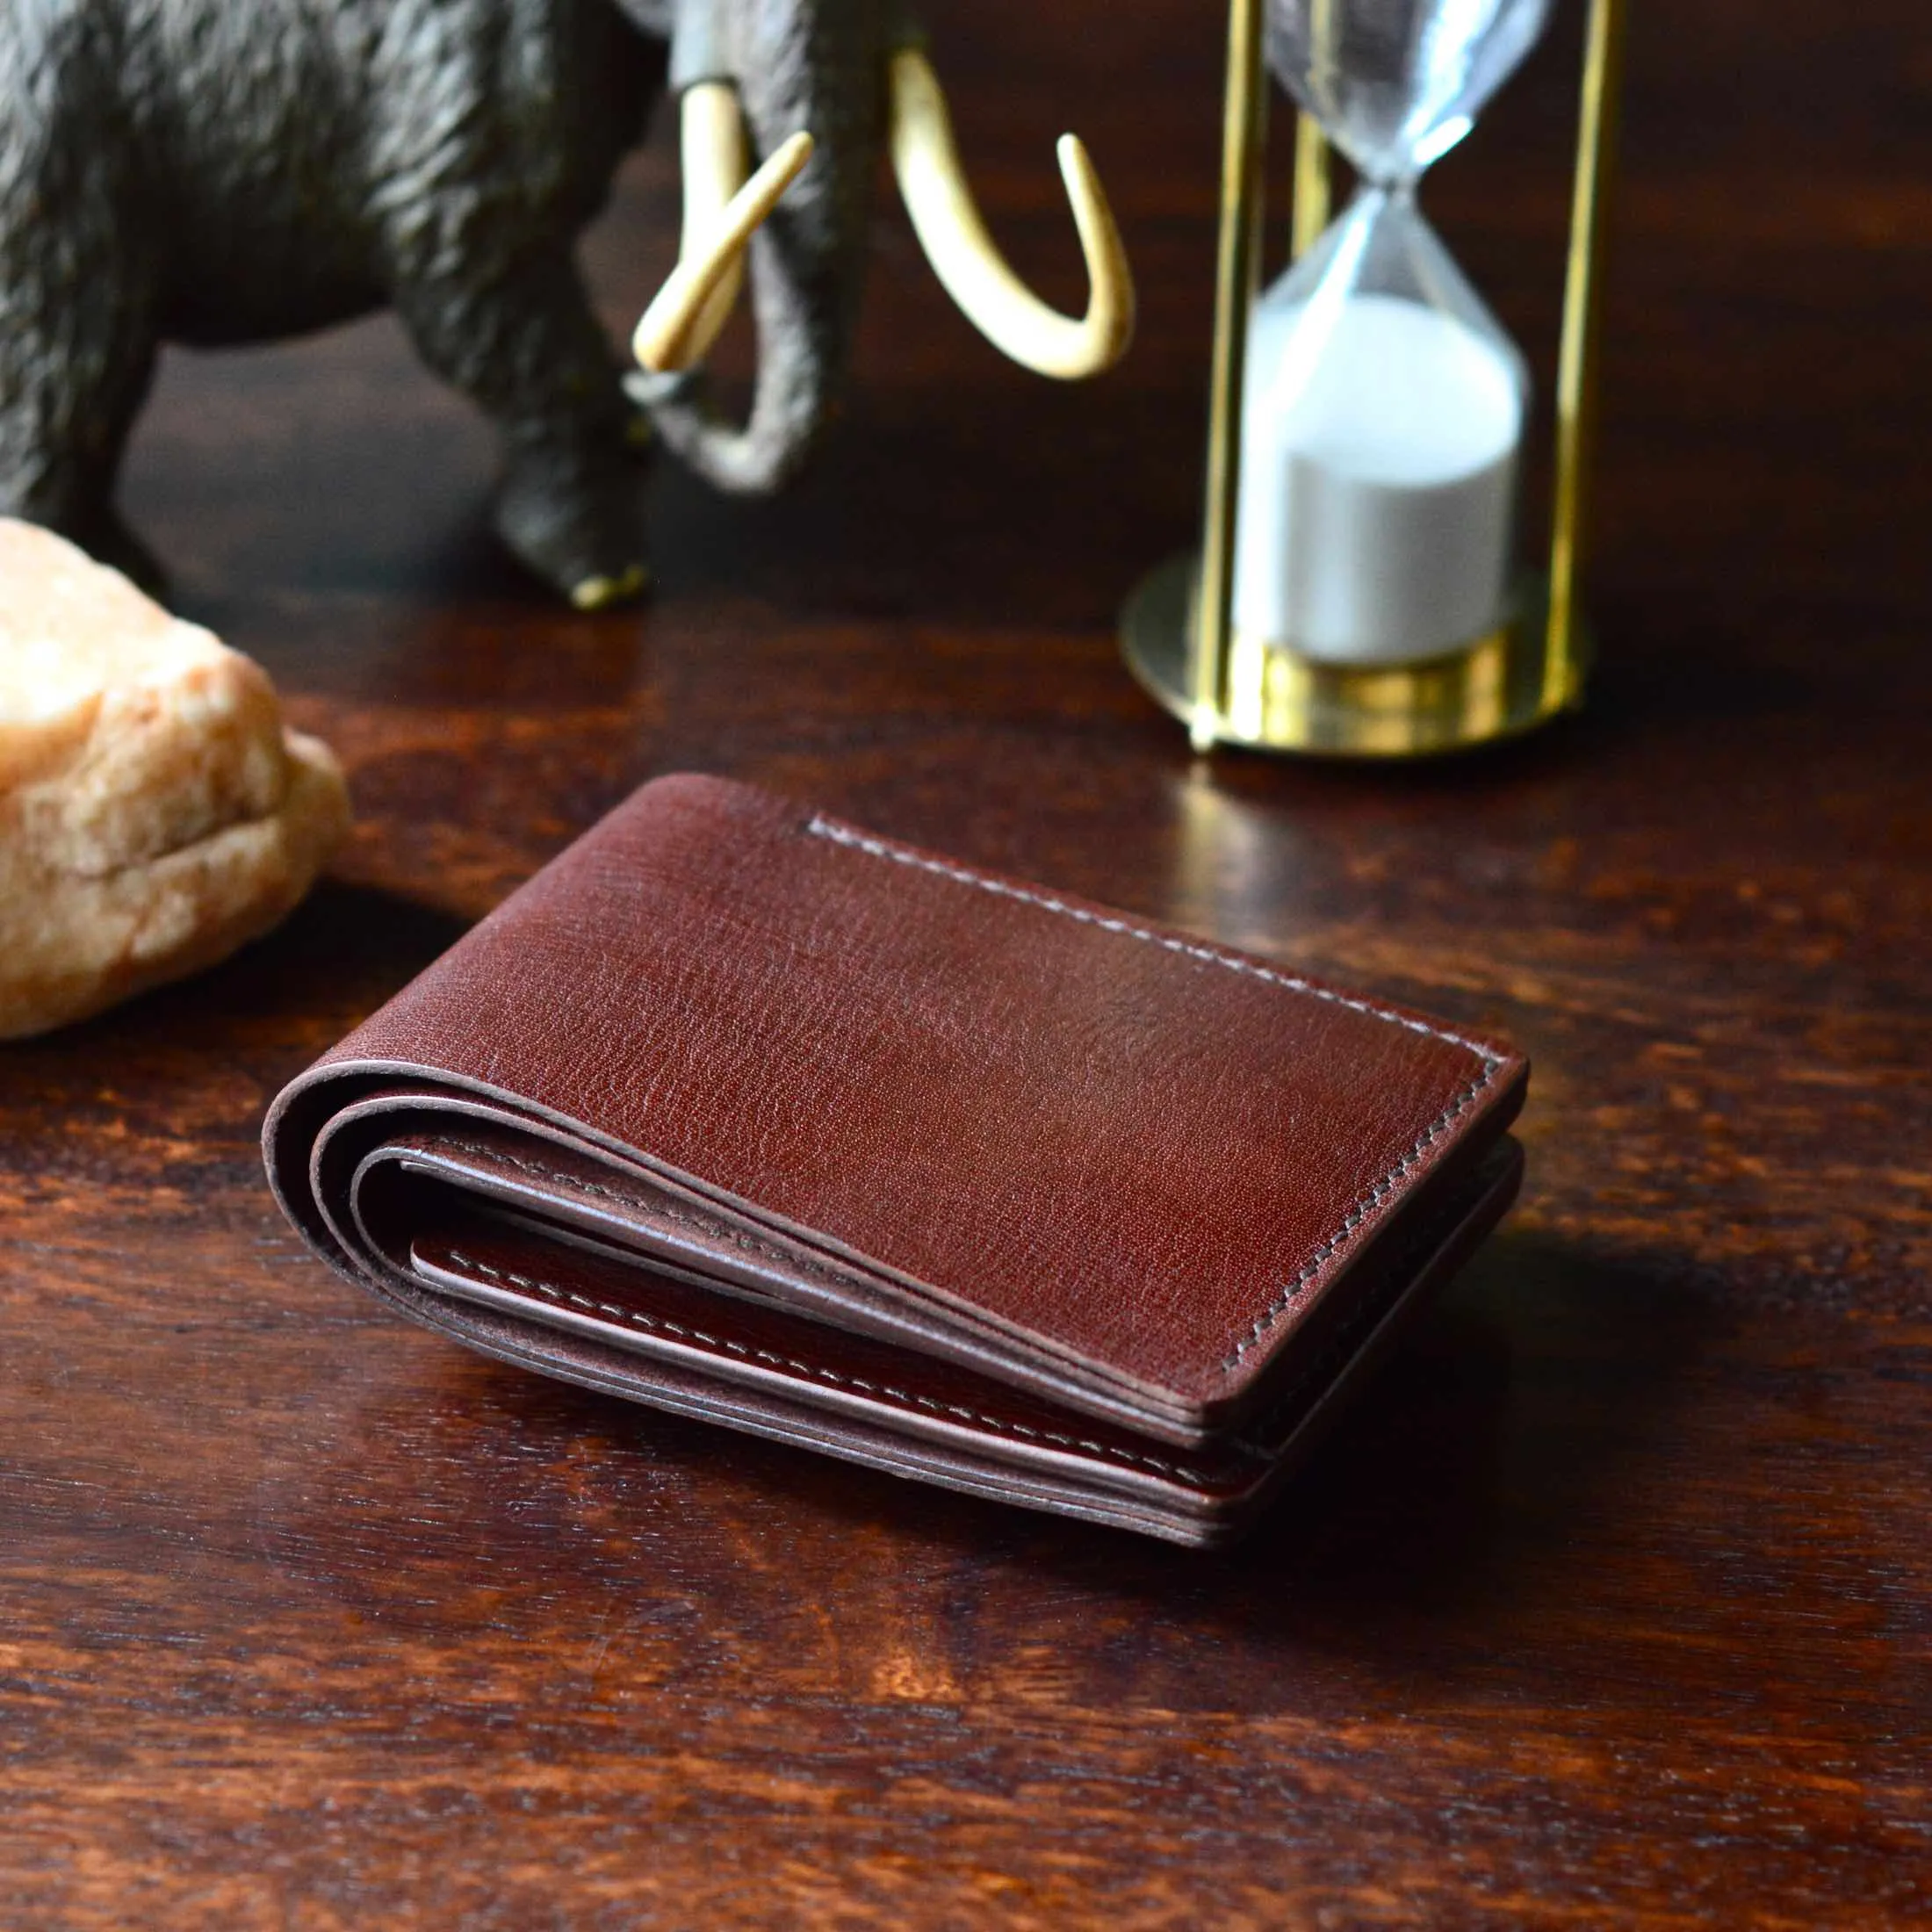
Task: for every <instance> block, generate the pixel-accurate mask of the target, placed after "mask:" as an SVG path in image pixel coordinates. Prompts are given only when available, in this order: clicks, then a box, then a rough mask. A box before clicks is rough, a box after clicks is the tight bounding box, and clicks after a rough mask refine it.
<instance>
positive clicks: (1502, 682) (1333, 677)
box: [1121, 557, 1590, 758]
mask: <svg viewBox="0 0 1932 1932" xmlns="http://www.w3.org/2000/svg"><path fill="white" fill-rule="evenodd" d="M1195 573H1196V563H1195V559H1193V557H1177V558H1174V559H1171V560H1170V561H1169V562H1167V563H1164V564H1163V565H1162V566H1160V567H1159V569H1157V570H1156V571H1154V572H1152V573H1150V575H1149V576H1147V577H1145V578H1143V580H1141V583H1140V585H1139V587H1138V588H1136V589H1135V592H1134V595H1132V596H1131V597H1130V598H1129V599H1128V604H1127V609H1126V610H1125V611H1124V613H1123V614H1122V616H1121V651H1122V654H1123V655H1124V656H1125V657H1126V660H1127V664H1128V669H1129V670H1130V671H1132V672H1133V674H1134V675H1135V677H1136V678H1138V679H1139V680H1140V681H1141V682H1142V684H1143V685H1144V686H1145V687H1146V688H1147V690H1148V691H1149V693H1150V695H1151V696H1153V697H1155V698H1156V699H1157V700H1158V702H1159V703H1161V704H1163V705H1164V706H1165V707H1166V709H1167V710H1170V711H1171V712H1172V713H1173V714H1174V716H1175V717H1178V718H1179V719H1180V721H1181V722H1182V723H1183V724H1186V725H1187V726H1188V727H1189V729H1190V730H1191V731H1192V732H1193V734H1194V741H1195V743H1196V744H1197V745H1198V746H1201V748H1203V749H1205V748H1206V746H1208V745H1209V744H1215V743H1218V744H1226V745H1246V746H1252V747H1254V748H1256V749H1258V750H1261V751H1274V752H1303V753H1316V754H1320V755H1326V756H1330V757H1338V758H1426V757H1429V756H1431V754H1434V753H1442V752H1454V751H1465V750H1467V749H1469V748H1471V747H1472V746H1477V745H1488V744H1491V743H1493V742H1494V741H1495V740H1496V739H1503V738H1513V737H1515V736H1517V734H1518V733H1520V732H1527V731H1530V730H1532V729H1533V728H1534V727H1535V726H1537V725H1539V724H1543V723H1545V722H1546V721H1547V720H1548V719H1550V718H1552V717H1555V716H1556V714H1557V713H1558V712H1560V711H1563V710H1568V709H1570V708H1571V707H1573V706H1575V704H1576V703H1579V702H1580V701H1581V699H1582V695H1583V680H1584V676H1585V674H1586V673H1587V672H1588V670H1589V668H1590V640H1589V638H1588V636H1587V634H1586V633H1585V632H1584V631H1583V629H1582V625H1581V624H1574V623H1573V624H1562V625H1555V624H1551V622H1550V619H1549V586H1548V582H1547V580H1546V579H1544V578H1542V577H1541V576H1534V577H1532V576H1525V578H1524V579H1523V580H1522V582H1521V583H1520V585H1519V586H1518V588H1517V614H1516V616H1514V617H1513V618H1512V619H1511V620H1510V623H1509V624H1505V625H1504V626H1503V628H1502V629H1500V630H1497V631H1491V632H1490V633H1489V636H1488V637H1485V638H1477V639H1476V640H1475V642H1474V643H1473V644H1467V645H1462V646H1461V647H1460V649H1457V650H1454V651H1451V652H1446V653H1445V654H1444V655H1443V656H1441V657H1437V658H1428V659H1424V660H1423V661H1421V662H1420V663H1417V664H1390V665H1349V664H1332V663H1328V662H1324V661H1323V660H1319V659H1316V658H1309V657H1304V656H1303V655H1302V654H1301V652H1298V651H1294V650H1292V649H1290V648H1289V647H1288V646H1287V645H1280V644H1269V643H1265V642H1264V641H1263V640H1262V639H1260V638H1253V637H1249V636H1244V634H1243V633H1242V632H1241V631H1238V630H1237V631H1236V632H1235V633H1234V636H1233V638H1232V640H1231V645H1230V648H1229V661H1228V667H1227V676H1226V678H1225V680H1224V681H1223V683H1222V700H1223V708H1222V709H1221V710H1218V711H1217V712H1216V713H1215V715H1213V716H1212V717H1205V718H1203V717H1200V716H1198V714H1197V711H1196V707H1195V704H1194V700H1193V692H1192V690H1191V688H1190V686H1189V682H1188V665H1187V633H1188V628H1189V626H1190V624H1192V622H1193V605H1194V580H1195Z"/></svg>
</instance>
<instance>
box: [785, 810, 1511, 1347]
mask: <svg viewBox="0 0 1932 1932" xmlns="http://www.w3.org/2000/svg"><path fill="white" fill-rule="evenodd" d="M805 830H806V832H807V833H809V834H811V836H812V837H814V838H819V839H830V840H832V841H833V843H834V844H837V845H843V846H851V847H854V849H855V850H857V851H860V852H864V853H869V854H871V855H872V856H873V857H874V858H879V859H890V861H892V862H893V863H894V864H895V865H909V866H912V867H915V868H917V869H919V871H922V872H935V873H937V874H938V875H939V876H940V877H941V878H942V879H953V880H955V881H956V882H957V883H960V884H962V885H971V886H977V887H978V888H979V890H981V891H983V892H992V893H996V894H998V897H1000V898H1008V899H1020V900H1022V901H1023V902H1024V903H1025V904H1027V905H1037V906H1039V907H1040V908H1041V909H1042V911H1044V912H1057V913H1059V914H1060V915H1061V916H1062V917H1063V918H1064V919H1078V921H1079V922H1080V924H1081V925H1083V926H1098V927H1099V929H1100V930H1101V931H1102V932H1106V933H1121V934H1125V935H1126V936H1127V937H1128V938H1129V939H1138V940H1144V941H1147V942H1148V943H1149V944H1150V945H1154V946H1159V947H1164V948H1165V949H1166V950H1167V951H1169V952H1171V953H1180V954H1183V955H1186V957H1187V958H1189V959H1199V960H1204V961H1206V962H1208V963H1209V964H1210V965H1215V966H1225V967H1226V968H1227V969H1228V970H1229V971H1230V972H1236V973H1245V974H1246V975H1248V976H1249V977H1251V978H1253V979H1260V980H1265V981H1266V982H1267V983H1268V984H1270V985H1272V986H1280V987H1282V988H1284V989H1285V990H1286V991H1289V992H1298V993H1305V994H1307V995H1308V997H1309V998H1313V999H1325V1000H1327V1001H1328V1002H1329V1003H1330V1005H1332V1006H1346V1007H1348V1008H1349V1009H1350V1010H1351V1011H1352V1012H1354V1013H1367V1014H1368V1015H1369V1016H1370V1017H1371V1018H1373V1019H1376V1020H1387V1021H1388V1022H1389V1023H1390V1024H1391V1025H1393V1026H1397V1027H1407V1028H1408V1029H1409V1032H1411V1033H1420V1034H1427V1035H1428V1037H1429V1038H1431V1039H1432V1040H1440V1041H1442V1042H1445V1044H1446V1045H1449V1046H1453V1047H1460V1048H1462V1049H1463V1050H1464V1051H1465V1052H1467V1053H1473V1054H1474V1056H1476V1058H1477V1059H1478V1060H1480V1061H1481V1063H1482V1071H1481V1074H1480V1075H1479V1076H1478V1077H1477V1078H1475V1079H1474V1080H1473V1081H1472V1082H1471V1083H1470V1084H1469V1085H1467V1086H1466V1087H1465V1088H1464V1089H1463V1090H1462V1092H1460V1093H1459V1094H1458V1095H1457V1096H1456V1097H1455V1099H1453V1100H1452V1101H1451V1102H1450V1103H1449V1105H1448V1106H1447V1107H1445V1108H1444V1109H1443V1111H1442V1112H1441V1113H1440V1114H1438V1115H1437V1117H1436V1118H1435V1120H1434V1121H1431V1123H1430V1125H1429V1126H1428V1127H1426V1128H1424V1130H1423V1132H1422V1135H1420V1137H1419V1138H1418V1139H1417V1141H1416V1143H1415V1144H1414V1145H1413V1146H1412V1147H1411V1148H1410V1149H1409V1151H1408V1152H1407V1153H1406V1154H1404V1155H1403V1156H1402V1158H1401V1160H1399V1161H1398V1162H1397V1163H1396V1164H1395V1166H1394V1167H1393V1168H1391V1169H1390V1170H1389V1171H1388V1173H1387V1174H1385V1175H1383V1177H1382V1178H1381V1179H1380V1180H1379V1181H1377V1182H1376V1183H1375V1184H1374V1185H1373V1186H1372V1187H1370V1188H1369V1189H1368V1190H1367V1192H1366V1193H1364V1194H1362V1195H1361V1196H1360V1197H1359V1199H1358V1200H1356V1202H1355V1204H1354V1205H1353V1206H1352V1208H1350V1209H1349V1211H1348V1213H1347V1215H1345V1216H1344V1218H1343V1220H1342V1222H1341V1225H1340V1226H1339V1227H1337V1229H1336V1230H1335V1231H1334V1233H1333V1234H1331V1235H1330V1236H1328V1238H1327V1239H1326V1240H1324V1241H1323V1242H1322V1243H1321V1244H1320V1245H1319V1246H1317V1247H1316V1249H1315V1250H1314V1251H1313V1252H1312V1253H1311V1254H1310V1255H1309V1256H1308V1260H1307V1261H1306V1262H1305V1263H1304V1264H1303V1265H1302V1266H1301V1268H1300V1269H1299V1270H1298V1271H1297V1272H1296V1273H1295V1274H1294V1278H1293V1279H1292V1280H1289V1281H1287V1282H1286V1283H1285V1284H1284V1285H1283V1286H1282V1287H1280V1289H1279V1290H1277V1292H1276V1293H1275V1294H1273V1295H1272V1297H1271V1298H1270V1300H1269V1301H1268V1304H1267V1306H1266V1307H1265V1308H1263V1309H1262V1311H1261V1313H1260V1314H1259V1315H1258V1316H1256V1318H1255V1321H1254V1323H1253V1325H1252V1326H1251V1328H1250V1329H1249V1330H1248V1332H1247V1333H1246V1334H1245V1335H1244V1336H1243V1337H1241V1339H1240V1340H1238V1341H1237V1342H1236V1344H1235V1345H1234V1346H1233V1348H1231V1349H1230V1350H1229V1352H1228V1353H1227V1354H1226V1355H1224V1356H1223V1357H1222V1359H1221V1361H1220V1363H1219V1365H1218V1366H1219V1368H1220V1370H1221V1373H1223V1374H1228V1373H1231V1372H1232V1371H1233V1370H1235V1369H1236V1368H1238V1367H1239V1366H1241V1363H1242V1360H1243V1359H1244V1357H1245V1356H1247V1354H1248V1353H1249V1352H1251V1350H1252V1349H1253V1348H1254V1346H1255V1344H1257V1343H1258V1342H1259V1341H1260V1340H1261V1339H1262V1337H1264V1336H1265V1335H1266V1334H1267V1333H1268V1331H1269V1330H1271V1329H1272V1328H1273V1327H1274V1326H1275V1324H1276V1323H1277V1322H1279V1321H1280V1318H1281V1316H1282V1315H1283V1314H1284V1313H1285V1312H1286V1310H1287V1307H1288V1304H1289V1303H1290V1302H1291V1301H1294V1298H1295V1296H1296V1295H1297V1294H1299V1293H1300V1292H1301V1289H1302V1288H1303V1287H1305V1286H1306V1285H1307V1284H1308V1281H1309V1280H1311V1279H1313V1277H1314V1276H1315V1275H1316V1273H1318V1272H1320V1270H1321V1269H1322V1267H1323V1265H1324V1264H1325V1263H1326V1262H1327V1261H1328V1260H1329V1258H1330V1257H1331V1256H1332V1255H1333V1254H1334V1253H1335V1251H1336V1250H1337V1248H1339V1247H1340V1246H1341V1245H1342V1244H1343V1243H1344V1241H1346V1240H1347V1239H1348V1237H1349V1236H1351V1235H1352V1234H1353V1233H1354V1232H1355V1230H1356V1229H1358V1228H1359V1227H1360V1226H1361V1225H1362V1223H1363V1222H1365V1221H1366V1220H1367V1219H1368V1217H1369V1216H1370V1215H1372V1214H1373V1213H1374V1211H1375V1210H1376V1208H1379V1207H1381V1204H1382V1203H1383V1202H1384V1201H1385V1200H1388V1197H1389V1195H1390V1194H1391V1193H1393V1192H1394V1191H1395V1184H1396V1183H1397V1182H1398V1181H1400V1180H1401V1179H1402V1177H1403V1176H1404V1175H1405V1174H1407V1173H1409V1171H1411V1170H1412V1169H1413V1168H1414V1167H1415V1166H1416V1164H1417V1162H1418V1161H1419V1160H1420V1159H1421V1158H1422V1157H1423V1155H1424V1153H1425V1152H1427V1150H1429V1148H1430V1147H1431V1146H1432V1145H1433V1144H1434V1143H1436V1142H1437V1141H1438V1140H1439V1139H1440V1138H1441V1137H1442V1135H1444V1134H1445V1132H1447V1130H1448V1129H1449V1128H1451V1127H1453V1125H1454V1124H1455V1122H1456V1121H1457V1120H1458V1119H1460V1116H1461V1115H1462V1114H1464V1113H1466V1112H1467V1110H1468V1108H1469V1107H1470V1106H1471V1104H1472V1103H1473V1102H1474V1100H1475V1099H1476V1098H1477V1097H1478V1095H1480V1094H1481V1092H1482V1091H1483V1090H1484V1089H1485V1088H1486V1087H1487V1086H1488V1085H1489V1083H1490V1082H1491V1081H1492V1080H1493V1079H1495V1078H1496V1070H1497V1069H1498V1068H1499V1067H1501V1066H1502V1065H1503V1059H1502V1057H1501V1056H1500V1055H1497V1054H1494V1053H1491V1052H1490V1051H1489V1049H1488V1048H1487V1047H1482V1046H1479V1045H1478V1044H1477V1043H1476V1042H1474V1041H1473V1040H1467V1039H1465V1038H1464V1037H1463V1036H1462V1035H1461V1034H1458V1033H1450V1032H1448V1031H1447V1030H1446V1029H1445V1028H1444V1027H1436V1026H1431V1024H1430V1023H1429V1022H1428V1021H1427V1020H1414V1019H1411V1018H1409V1015H1408V1014H1406V1013H1394V1012H1391V1011H1390V1010H1389V1009H1388V1007H1386V1006H1376V1005H1375V1004H1374V1003H1373V1001H1371V1000H1366V999H1357V998H1352V997H1351V996H1350V995H1349V994H1347V993H1342V992H1337V991H1335V990H1334V989H1333V988H1332V987H1329V986H1318V985H1316V984H1315V983H1314V982H1313V981H1312V980H1307V979H1300V978H1297V977H1295V976H1294V974H1292V973H1278V972H1276V971H1274V970H1272V968H1269V967H1266V966H1258V965H1256V964H1255V963H1254V962H1252V961H1250V960H1245V959H1242V958H1239V957H1237V956H1236V955H1234V954H1231V953H1223V952H1221V951H1219V950H1218V949H1217V948H1215V947H1212V946H1201V945H1198V944H1196V943H1195V942H1194V941H1190V940H1183V939H1176V938H1173V937H1172V936H1171V935H1170V934H1165V933H1157V932H1153V931H1150V929H1149V928H1148V927H1146V926H1136V925H1135V924H1134V923H1133V921H1132V920H1130V919H1112V918H1108V917H1107V916H1106V915H1105V914H1103V913H1099V912H1088V911H1087V910H1086V909H1085V907H1084V906H1078V905H1068V904H1067V903H1066V901H1065V900H1063V899H1056V898H1053V897H1052V896H1051V895H1050V894H1049V893H1044V892H1034V891H1031V890H1028V889H1027V887H1025V886H1020V885H1009V884H1008V883H1006V881H1005V880H1004V879H996V878H991V877H989V876H987V875H985V874H984V873H980V872H974V871H970V870H969V869H967V868H966V867H964V866H958V865H949V864H948V863H946V862H945V861H943V860H940V859H929V858H926V857H925V856H924V855H923V854H919V853H916V852H906V851H902V850H901V849H900V848H899V847H897V846H890V845H887V844H886V843H885V842H884V841H883V840H879V839H871V838H868V837H867V836H866V835H865V834H864V833H860V832H854V831H853V830H852V829H851V828H850V827H848V826H846V825H839V824H837V823H835V822H834V821H833V820H832V819H829V818H816V817H815V818H812V819H811V820H810V821H809V822H808V823H807V825H806V826H805Z"/></svg>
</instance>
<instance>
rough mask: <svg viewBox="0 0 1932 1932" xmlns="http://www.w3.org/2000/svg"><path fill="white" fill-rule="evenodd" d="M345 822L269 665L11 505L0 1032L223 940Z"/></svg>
mask: <svg viewBox="0 0 1932 1932" xmlns="http://www.w3.org/2000/svg"><path fill="white" fill-rule="evenodd" d="M348 825H349V798H348V793H347V791H346V789H344V786H343V783H342V772H341V770H340V768H339V767H338V766H337V765H336V762H335V757H334V755H333V754H332V753H330V752H329V750H328V746H325V745H323V744H321V742H320V741H319V740H318V739H313V738H307V737H305V736H303V735H302V734H301V733H300V732H292V731H289V730H288V729H286V728H285V725H284V724H283V720H282V707H281V702H280V700H279V699H278V696H276V692H275V688H274V686H273V685H272V684H270V681H269V679H268V676H267V674H266V673H264V672H263V670H262V668H261V667H260V666H259V665H257V664H256V663H254V662H253V661H252V660H249V659H248V658H245V657H243V656H242V655H241V653H240V652H236V651H231V650H229V649H228V648H227V646H226V645H223V644H222V643H221V642H220V640H219V639H218V638H215V637H214V636H213V634H212V633H211V632H209V631H205V630H202V629H201V628H200V627H199V626H198V625H195V624H184V623H183V622H182V621H181V620H180V619H178V618H176V617H173V616H169V613H168V612H167V611H165V610H163V609H162V608H161V606H160V605H158V604H156V603H155V602H153V600H152V599H150V598H148V596H146V595H143V594H142V593H141V591H139V590H137V589H136V588H134V587H133V585H132V584H131V583H129V582H128V581H127V580H126V578H125V577H122V576H121V575H120V574H119V573H118V572H115V571H112V570H109V569H106V568H105V567H104V566H101V565H98V564H96V563H94V562H93V561H92V560H91V559H89V558H88V557H87V556H86V555H85V554H84V553H83V552H82V551H79V550H76V548H75V547H74V546H73V545H72V544H68V543H67V542H66V541H64V540H63V539H62V538H61V537H56V536H54V535H53V534H51V533H50V532H49V531H47V530H41V529H40V528H38V527H36V526H35V525H33V524H30V523H18V522H15V521H13V520H12V519H10V518H0V1038H17V1037H18V1036H21V1035H23V1034H34V1033H42V1032H45V1031H47V1029H48V1028H49V1027H58V1026H62V1025H65V1024H66V1023H67V1022H68V1021H70V1020H80V1019H83V1018H85V1017H87V1016H88V1015H89V1014H91V1013H98V1012H100V1011H101V1010H102V1009H103V1008H105V1007H107V1006H112V1005H114V1004H116V1003H117V1002H118V1001H119V1000H122V999H126V998H128V997H129V996H130V995H132V994H134V993H137V992H141V991H144V990H146V989H147V988H148V987H150V986H155V985H159V984H162V982H164V981H167V980H170V979H177V978H179V977H182V976H183V975H184V974H187V973H191V972H195V971H198V970H200V969H201V968H202V967H204V966H209V965H212V964H213V963H214V962H215V961H217V960H220V959H223V958H226V957H227V955H229V954H230V953H232V952H234V950H235V948H237V947H239V946H241V945H243V944H244V943H246V942H247V941H249V940H251V939H254V938H256V937H258V936H259V935H260V934H263V933H265V932H266V931H268V929H269V928H270V926H274V925H275V924H276V923H277V922H278V920H279V919H282V918H283V917H284V916H285V914H286V913H288V912H290V911H291V910H292V908H293V907H294V906H295V905H297V903H298V902H299V900H300V899H301V898H302V896H303V894H304V893H305V892H306V891H307V890H308V888H309V886H310V884H311V883H313V882H314V878H315V876H316V874H317V872H318V871H319V870H320V869H321V866H322V864H323V863H324V861H326V860H327V858H328V854H329V853H330V852H331V851H332V850H333V849H334V848H335V846H336V845H337V844H338V843H339V842H340V840H342V835H343V834H344V833H345V832H346V831H347V830H348Z"/></svg>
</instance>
